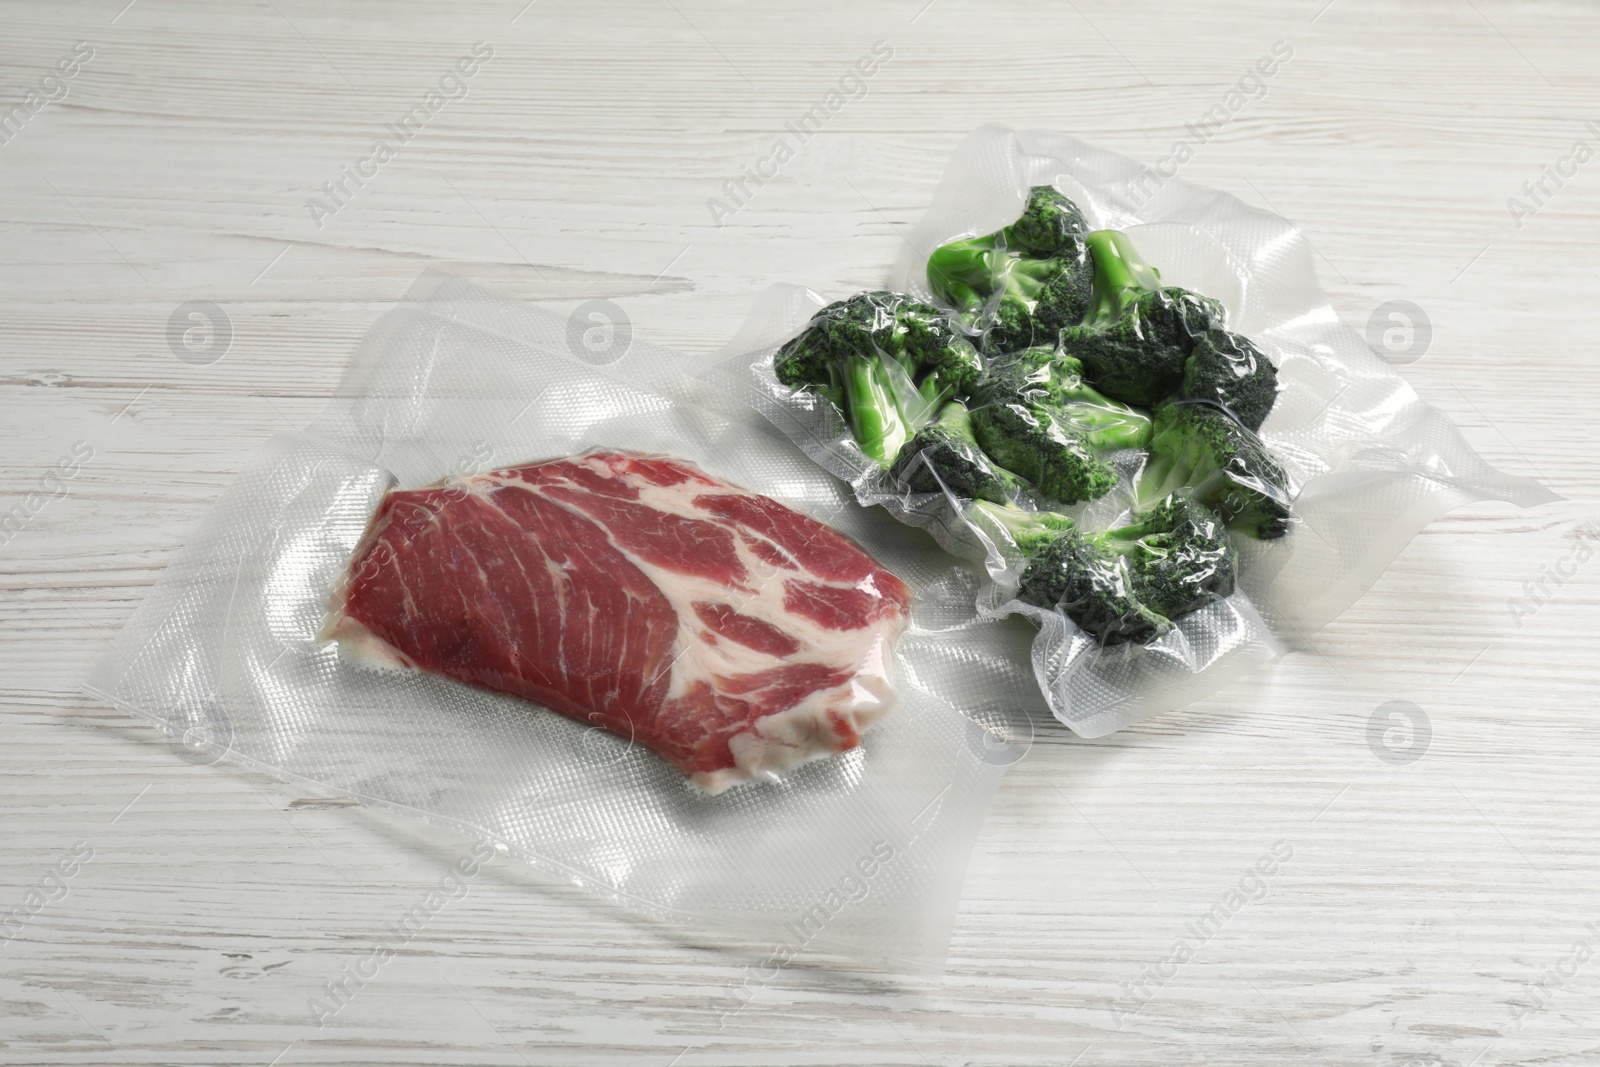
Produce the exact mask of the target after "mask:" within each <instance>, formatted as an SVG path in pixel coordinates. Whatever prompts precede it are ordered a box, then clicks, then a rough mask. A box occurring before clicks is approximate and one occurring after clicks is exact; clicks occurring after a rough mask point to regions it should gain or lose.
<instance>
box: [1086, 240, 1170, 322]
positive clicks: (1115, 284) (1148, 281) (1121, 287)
mask: <svg viewBox="0 0 1600 1067" xmlns="http://www.w3.org/2000/svg"><path fill="white" fill-rule="evenodd" d="M1084 241H1085V243H1086V244H1088V246H1089V250H1090V251H1091V252H1092V253H1093V255H1094V296H1093V298H1092V299H1091V300H1090V302H1089V311H1088V313H1087V314H1085V315H1084V317H1083V324H1084V325H1085V326H1093V325H1095V324H1097V323H1102V322H1107V321H1109V320H1111V319H1116V318H1119V317H1120V316H1121V315H1122V313H1123V311H1124V310H1125V309H1126V308H1127V306H1128V305H1129V304H1131V303H1132V302H1133V300H1134V299H1135V298H1136V297H1137V296H1139V294H1140V293H1149V292H1154V291H1156V290H1158V289H1160V288H1161V274H1160V272H1159V271H1157V270H1156V269H1155V268H1154V267H1152V266H1151V265H1150V264H1148V263H1146V262H1145V261H1144V257H1143V256H1141V255H1139V251H1138V249H1136V248H1134V247H1133V242H1132V241H1130V240H1129V239H1128V235H1127V234H1125V233H1123V232H1122V231H1121V230H1095V231H1094V232H1093V233H1091V234H1089V236H1088V237H1086V238H1084Z"/></svg>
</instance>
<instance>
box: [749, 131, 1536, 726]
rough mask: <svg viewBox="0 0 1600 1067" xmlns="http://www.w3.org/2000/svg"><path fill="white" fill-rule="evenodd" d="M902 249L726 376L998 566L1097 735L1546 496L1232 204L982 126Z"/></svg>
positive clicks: (982, 599)
mask: <svg viewBox="0 0 1600 1067" xmlns="http://www.w3.org/2000/svg"><path fill="white" fill-rule="evenodd" d="M1152 185H1154V186H1155V188H1154V190H1153V192H1152ZM906 247H907V251H906V253H905V254H904V255H903V256H902V258H901V261H900V262H899V263H898V264H897V265H896V267H895V269H894V271H893V276H892V278H891V279H890V281H889V287H888V288H885V289H882V290H873V291H867V292H860V293H856V294H853V295H850V296H847V297H845V298H844V299H841V300H836V301H833V302H831V303H826V304H825V305H824V306H822V307H820V308H818V305H819V304H822V303H823V301H822V299H821V298H820V297H817V296H816V295H815V294H812V293H810V292H809V291H806V290H798V289H792V288H777V289H774V290H772V291H769V292H768V293H767V294H766V295H765V296H764V297H763V299H762V300H761V301H760V302H759V303H758V305H757V307H756V309H755V311H754V312H753V313H752V315H751V318H750V320H749V321H748V322H747V323H746V327H745V329H744V331H743V332H742V333H741V335H740V337H739V338H738V339H737V340H736V341H735V342H734V344H733V346H732V349H731V356H730V359H729V361H728V363H727V364H725V367H724V370H723V371H722V373H723V374H725V375H727V376H729V377H730V378H731V379H737V380H739V381H740V383H741V384H742V385H743V386H745V387H746V388H747V389H748V390H749V395H751V396H752V397H753V399H754V402H755V403H756V405H757V406H758V408H759V409H760V410H761V411H762V412H763V413H764V414H765V415H766V416H767V417H768V418H769V419H770V420H772V421H773V423H774V424H775V425H776V426H778V427H779V428H780V429H782V430H783V431H784V432H785V433H786V434H787V435H788V436H790V437H791V438H792V439H793V440H795V442H796V443H797V444H799V445H800V446H801V447H802V448H804V449H805V450H806V451H807V452H808V453H809V454H810V455H811V456H812V458H813V459H815V460H816V461H817V462H818V463H819V464H821V465H822V466H823V467H825V468H826V469H828V470H829V471H831V472H832V473H833V474H835V475H837V476H839V477H840V478H842V479H844V480H845V481H847V482H849V483H850V485H851V486H852V487H853V489H854V491H855V495H856V498H857V500H859V501H860V502H861V503H862V504H864V505H869V506H871V505H880V506H882V507H883V508H885V509H886V510H888V511H889V512H890V513H891V514H893V515H894V516H895V517H896V518H898V519H900V520H901V521H903V522H906V523H908V524H910V525H913V526H919V527H922V528H924V529H926V530H928V531H929V532H930V533H931V534H933V536H934V537H935V538H936V539H937V540H938V541H939V543H940V544H941V545H943V546H944V547H945V548H946V549H948V550H949V551H951V552H954V553H956V554H958V555H962V556H965V557H967V558H969V559H971V560H973V561H975V562H977V563H979V564H981V566H982V568H983V570H984V571H985V572H986V573H987V576H988V579H989V581H988V582H987V583H986V585H985V586H984V588H983V591H982V592H981V593H980V596H979V604H980V607H981V609H982V611H983V612H984V613H985V614H986V615H988V616H990V617H998V616H1003V615H1007V614H1020V615H1025V616H1027V617H1029V618H1031V619H1033V620H1034V621H1035V622H1036V623H1037V624H1038V625H1039V633H1038V636H1037V638H1036V639H1035V640H1034V643H1033V651H1032V658H1033V669H1034V674H1035V676H1036V678H1037V680H1038V682H1039V685H1040V687H1041V689H1042V691H1043V693H1044V695H1045V697H1046V699H1047V700H1048V702H1049V704H1050V707H1051V709H1052V710H1053V712H1054V713H1055V715H1056V716H1057V717H1058V718H1059V719H1061V720H1062V721H1063V722H1064V723H1066V724H1067V725H1068V726H1070V727H1072V728H1073V729H1074V730H1076V731H1077V732H1079V733H1080V734H1083V735H1085V736H1099V735H1101V734H1105V733H1108V732H1110V731H1112V730H1115V729H1118V728H1120V727H1122V726H1124V725H1127V724H1128V723H1130V722H1132V721H1135V720H1136V719H1138V718H1140V717H1142V716H1144V715H1146V714H1150V713H1152V712H1155V711H1159V710H1164V709H1166V708H1170V707H1173V706H1176V705H1178V704H1181V703H1184V702H1187V701H1188V700H1192V699H1194V698H1196V697H1198V696H1200V695H1203V694H1204V693H1206V692H1208V691H1210V690H1212V689H1214V688H1216V687H1217V686H1219V685H1221V684H1222V683H1223V682H1225V681H1226V680H1228V679H1229V678H1231V677H1233V676H1235V675H1236V674H1237V673H1238V672H1239V670H1240V669H1242V668H1244V667H1247V666H1249V665H1251V664H1254V663H1259V662H1261V661H1264V660H1266V659H1268V658H1271V657H1272V656H1274V655H1276V654H1278V653H1279V652H1280V651H1282V650H1283V649H1284V648H1285V647H1291V646H1292V645H1293V644H1294V643H1295V642H1296V641H1302V640H1304V638H1305V636H1306V635H1308V634H1310V633H1311V632H1313V631H1314V630H1315V629H1317V628H1318V627H1320V626H1322V625H1323V624H1325V623H1326V622H1327V621H1329V620H1330V619H1332V618H1333V617H1334V616H1335V615H1337V614H1338V613H1339V612H1340V611H1342V610H1343V609H1344V608H1345V607H1346V606H1347V605H1348V604H1349V603H1350V602H1351V601H1352V600H1354V599H1355V597H1356V596H1358V595H1359V594H1360V593H1361V592H1362V591H1364V590H1365V589H1366V588H1367V587H1368V586H1369V585H1370V584H1371V582H1372V581H1373V580H1374V579H1375V578H1376V577H1377V575H1378V574H1379V573H1381V572H1382V570H1383V568H1384V567H1386V566H1387V565H1388V563H1389V561H1390V560H1391V559H1392V558H1393V557H1394V555H1395V554H1396V553H1397V552H1398V551H1399V549H1400V548H1401V547H1402V546H1403V545H1404V544H1405V543H1406V541H1408V540H1409V539H1410V538H1411V537H1412V536H1413V535H1414V534H1415V533H1416V531H1417V530H1419V529H1420V528H1421V527H1422V526H1423V525H1425V524H1426V523H1427V522H1429V521H1431V520H1432V519H1433V518H1435V517H1437V516H1438V515H1440V514H1443V513H1444V512H1445V511H1447V510H1449V509H1451V508H1453V507H1456V506H1459V505H1460V504H1462V503H1464V502H1467V501H1469V500H1475V499H1501V500H1508V501H1512V502H1515V503H1519V504H1523V505H1531V504H1535V503H1540V502H1543V501H1546V500H1549V499H1553V496H1552V495H1551V494H1549V493H1548V492H1547V491H1545V490H1543V489H1541V488H1540V487H1538V486H1536V485H1534V484H1533V483H1531V482H1528V481H1526V480H1524V479H1520V478H1515V477H1510V476H1507V475H1504V474H1501V473H1499V472H1497V471H1495V470H1493V469H1492V468H1490V467H1489V466H1488V465H1487V464H1485V463H1484V462H1483V461H1482V460H1481V459H1480V458H1479V457H1478V456H1477V455H1476V454H1475V453H1473V451H1472V450H1471V448H1470V447H1469V446H1468V445H1467V444H1466V442H1465V441H1463V440H1462V438H1461V436H1460V434H1459V433H1458V432H1457V431H1456V429H1455V428H1454V427H1453V426H1452V425H1451V424H1450V423H1449V421H1448V420H1447V419H1445V418H1444V417H1443V416H1442V415H1440V414H1439V413H1438V412H1436V411H1434V410H1433V409H1432V408H1430V407H1428V405H1426V404H1424V403H1423V402H1422V401H1421V400H1420V399H1419V398H1418V397H1417V395H1416V394H1415V392H1414V391H1413V390H1412V389H1411V388H1410V387H1409V386H1408V385H1407V384H1406V383H1405V381H1404V379H1402V378H1401V377H1400V376H1399V374H1397V373H1396V372H1395V371H1394V370H1393V369H1392V368H1391V367H1390V366H1389V365H1388V364H1387V363H1385V362H1384V361H1383V360H1381V359H1379V358H1378V357H1377V356H1375V355H1374V354H1373V353H1372V351H1371V350H1370V349H1369V348H1367V346H1366V345H1365V344H1364V343H1363V342H1362V341H1361V339H1360V337H1359V336H1358V335H1357V334H1356V333H1355V332H1354V331H1353V330H1351V329H1350V328H1349V327H1347V326H1345V325H1343V324H1342V323H1341V322H1340V321H1339V319H1338V317H1337V316H1336V315H1335V314H1334V312H1333V311H1332V309H1331V308H1330V307H1329V306H1328V305H1327V303H1326V301H1325V300H1324V299H1323V298H1322V296H1321V295H1320V292H1319V290H1318V288H1317V285H1316V280H1315V273H1314V271H1313V269H1312V265H1311V261H1310V254H1309V246H1308V245H1307V243H1306V242H1305V240H1304V238H1303V237H1301V235H1300V234H1299V232H1298V231H1297V230H1295V228H1294V227H1293V226H1292V225H1290V224H1289V223H1288V222H1286V221H1285V220H1283V219H1281V218H1278V217H1277V216H1274V215H1271V214H1268V213H1266V212H1263V211H1260V210H1257V209H1254V208H1251V207H1248V206H1247V205H1245V204H1243V203H1241V202H1240V201H1238V200H1236V199H1234V198H1232V197H1230V196H1227V195H1225V194H1222V193H1217V192H1214V191H1210V190H1205V189H1201V188H1199V187H1196V186H1193V185H1190V184H1188V183H1186V182H1182V181H1179V180H1177V179H1168V178H1163V177H1161V176H1159V175H1155V174H1153V173H1152V172H1150V171H1149V170H1148V169H1146V168H1142V167H1140V166H1139V165H1138V164H1137V163H1135V162H1133V161H1132V160H1128V159H1125V158H1123V157H1120V156H1117V155H1114V154H1112V153H1109V152H1104V151H1099V150H1095V149H1092V148H1090V147H1088V146H1086V145H1084V144H1083V143H1082V142H1079V141H1076V140H1074V139H1072V138H1069V137H1064V136H1061V135H1057V134H1051V133H1045V132H1029V133H1020V134H1019V133H1015V132H1013V131H1011V130H1008V129H1005V128H1003V127H985V128H983V129H981V130H979V131H977V132H976V133H974V134H973V135H972V136H971V137H970V138H969V139H968V140H967V142H966V143H965V144H964V145H963V146H962V147H961V148H960V149H959V151H958V152H957V155H956V157H955V159H954V160H953V162H952V163H951V165H950V168H949V170H948V172H947V173H946V176H945V178H944V181H943V184H942V186H941V187H940V189H939V192H938V194H937V197H936V199H935V202H934V204H933V206H932V209H931V210H930V211H929V212H928V214H927V216H926V217H925V218H924V219H923V221H922V222H921V224H920V225H919V226H918V227H917V229H916V231H915V232H914V233H913V234H912V235H910V237H909V238H908V240H907V242H906Z"/></svg>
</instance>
